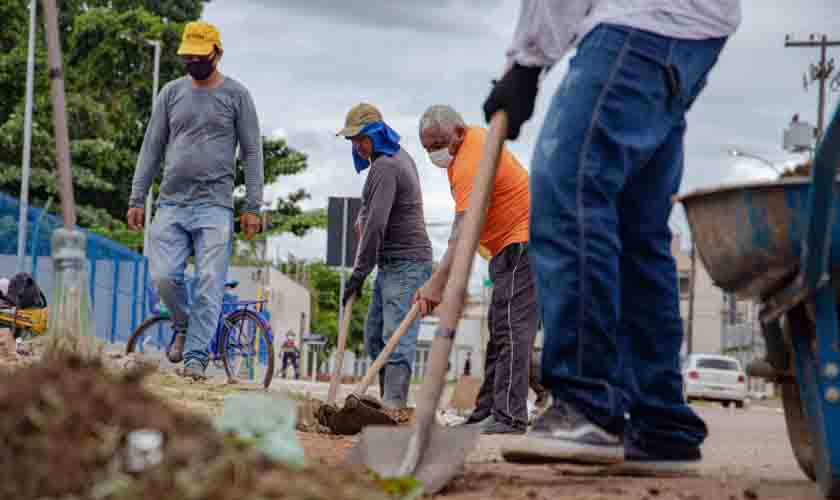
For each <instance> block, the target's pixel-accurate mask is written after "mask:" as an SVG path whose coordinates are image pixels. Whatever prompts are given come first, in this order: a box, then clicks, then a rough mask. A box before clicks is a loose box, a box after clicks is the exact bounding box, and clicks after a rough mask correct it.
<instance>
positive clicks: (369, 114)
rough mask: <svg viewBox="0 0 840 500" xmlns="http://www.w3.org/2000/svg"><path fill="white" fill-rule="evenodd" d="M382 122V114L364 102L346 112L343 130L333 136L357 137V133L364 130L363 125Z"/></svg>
mask: <svg viewBox="0 0 840 500" xmlns="http://www.w3.org/2000/svg"><path fill="white" fill-rule="evenodd" d="M381 121H382V113H380V112H379V110H378V109H376V107H375V106H374V105H372V104H368V103H366V102H362V103H359V104H357V105H355V106H353V108H351V109H350V111H349V112H347V118H345V119H344V128H343V129H341V130H339V131H338V133H337V134H335V135H343V136H344V137H347V138H350V137H353V136H356V135H359V132H361V131H362V129H363V128H365V125H368V124H370V123H374V122H381Z"/></svg>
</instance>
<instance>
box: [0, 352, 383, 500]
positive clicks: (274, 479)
mask: <svg viewBox="0 0 840 500" xmlns="http://www.w3.org/2000/svg"><path fill="white" fill-rule="evenodd" d="M143 376H144V373H143V372H142V371H139V370H135V371H129V372H125V373H123V374H121V375H118V374H114V373H111V372H109V371H107V370H106V369H105V368H104V367H103V365H102V364H101V363H100V362H98V361H84V360H81V359H79V358H74V357H63V358H59V359H52V360H50V361H44V362H40V363H37V364H34V365H31V366H28V367H25V368H21V369H19V370H15V371H14V372H10V373H2V374H0V436H2V438H0V498H10V499H11V498H20V499H29V498H71V497H72V498H76V499H91V500H92V499H96V500H110V499H120V500H135V499H136V500H140V499H149V498H161V499H163V498H179V499H209V500H223V499H240V498H262V499H312V500H319V499H325V500H326V499H335V500H343V499H347V500H355V499H371V500H375V499H387V498H389V497H388V496H387V495H386V494H385V493H384V492H383V491H382V490H381V489H379V488H377V487H376V486H375V485H374V484H373V483H372V482H371V481H369V480H368V479H366V478H362V477H359V476H357V475H354V474H352V473H351V472H349V471H345V470H340V469H334V468H329V467H326V466H324V465H319V466H317V467H306V468H293V467H287V466H284V465H281V464H277V463H273V462H271V461H269V460H268V459H267V458H265V457H264V456H263V455H262V454H261V453H259V452H258V451H256V450H254V449H253V448H252V447H251V446H249V445H248V444H245V443H242V442H241V441H239V440H237V439H235V438H232V437H231V436H225V435H222V434H220V433H217V432H216V431H214V429H213V428H212V427H211V425H210V423H209V422H208V421H207V420H205V419H204V418H203V417H200V416H197V415H192V414H189V413H186V412H183V411H181V410H177V409H175V408H173V407H171V406H169V405H168V404H167V403H165V402H164V401H162V400H160V399H158V398H157V397H156V396H154V395H153V394H152V393H150V392H148V391H147V390H146V389H144V388H143V387H142V379H143ZM137 429H154V430H158V431H160V432H161V433H162V434H163V436H164V445H163V461H162V462H161V463H160V464H158V465H156V466H153V467H149V468H147V469H145V470H144V471H143V472H141V473H139V474H129V473H127V472H125V471H124V469H123V466H122V462H121V460H120V459H119V457H120V456H121V452H122V450H123V448H124V446H125V437H126V435H127V434H128V433H129V432H131V431H133V430H137Z"/></svg>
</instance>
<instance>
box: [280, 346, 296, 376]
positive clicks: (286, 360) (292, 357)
mask: <svg viewBox="0 0 840 500" xmlns="http://www.w3.org/2000/svg"><path fill="white" fill-rule="evenodd" d="M289 365H291V366H292V370H294V372H295V379H298V378H300V372H299V371H298V354H297V353H296V352H284V353H283V368H281V369H280V373H281V374H282V375H283V378H286V368H288V367H289Z"/></svg>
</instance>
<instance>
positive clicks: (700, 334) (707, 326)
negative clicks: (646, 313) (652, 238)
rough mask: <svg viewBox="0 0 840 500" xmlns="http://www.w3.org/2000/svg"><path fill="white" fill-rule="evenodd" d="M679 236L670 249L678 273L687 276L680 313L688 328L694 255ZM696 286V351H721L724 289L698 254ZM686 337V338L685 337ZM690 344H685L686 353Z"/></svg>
mask: <svg viewBox="0 0 840 500" xmlns="http://www.w3.org/2000/svg"><path fill="white" fill-rule="evenodd" d="M679 239H680V236H679V235H678V234H675V235H674V240H673V242H672V245H671V251H672V253H673V254H674V258H675V259H676V262H677V272H678V274H679V275H680V276H682V277H683V278H684V282H683V285H684V286H683V287H681V292H682V293H681V300H680V313H681V315H682V317H683V326H684V328H685V329H686V331H687V330H688V321H689V300H688V299H689V293H688V286H690V280H689V277H690V275H691V254H690V252H689V251H687V250H683V249H682V247H681V244H680V241H679ZM694 274H695V276H694V279H695V285H694V327H693V331H694V340H693V352H694V353H697V354H718V353H720V350H721V343H722V338H723V331H722V326H723V325H722V322H721V319H722V317H721V311H722V307H723V291H722V290H721V289H720V288H718V287H717V286H716V285H715V284H714V282H713V281H712V277H711V276H709V273H708V271H706V268H705V267H704V266H703V261H702V259H700V256H699V255H697V256H696V259H695V273H694ZM686 340H687V339H686ZM686 350H687V346H686V345H685V344H683V353H685V352H686Z"/></svg>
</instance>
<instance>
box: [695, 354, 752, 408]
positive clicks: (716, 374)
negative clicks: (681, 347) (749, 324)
mask: <svg viewBox="0 0 840 500" xmlns="http://www.w3.org/2000/svg"><path fill="white" fill-rule="evenodd" d="M682 374H683V383H684V384H685V398H686V400H687V401H689V402H690V401H691V400H692V399H708V400H712V401H720V402H721V403H722V404H723V405H724V406H729V404H731V403H734V404H735V406H736V407H737V408H742V407H743V406H744V400H745V399H747V374H746V373H744V370H743V369H742V368H741V363H740V362H739V361H738V360H737V359H735V358H732V357H729V356H718V355H713V354H692V355H691V356H688V358H686V360H685V363H684V364H683V372H682Z"/></svg>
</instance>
